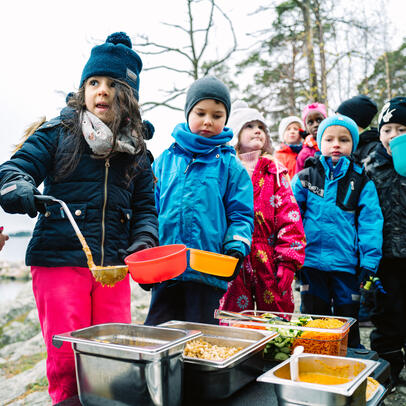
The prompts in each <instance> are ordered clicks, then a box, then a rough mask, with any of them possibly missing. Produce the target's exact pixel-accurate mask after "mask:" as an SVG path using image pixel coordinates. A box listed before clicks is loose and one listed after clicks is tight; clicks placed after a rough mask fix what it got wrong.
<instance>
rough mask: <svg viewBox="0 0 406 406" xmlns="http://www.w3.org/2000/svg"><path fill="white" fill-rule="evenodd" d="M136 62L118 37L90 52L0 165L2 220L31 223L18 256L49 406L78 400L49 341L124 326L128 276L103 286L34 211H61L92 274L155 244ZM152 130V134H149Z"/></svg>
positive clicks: (50, 216) (66, 356) (68, 353)
mask: <svg viewBox="0 0 406 406" xmlns="http://www.w3.org/2000/svg"><path fill="white" fill-rule="evenodd" d="M141 69H142V62H141V59H140V57H139V56H138V55H137V54H136V53H135V52H134V51H133V50H132V44H131V40H130V38H129V37H128V36H127V35H126V34H124V33H115V34H112V35H110V36H109V37H108V38H107V40H106V42H105V43H104V44H102V45H99V46H96V47H94V48H93V49H92V52H91V55H90V58H89V60H88V62H87V64H86V66H85V67H84V69H83V73H82V77H81V80H80V88H79V90H78V92H77V93H76V94H74V95H70V97H69V100H68V107H66V108H64V109H63V110H62V111H61V113H60V116H59V117H56V118H54V119H52V120H50V121H48V122H45V123H43V124H42V125H41V126H40V127H39V128H36V129H34V130H35V131H32V132H33V133H32V134H31V135H30V136H28V138H27V139H26V140H25V142H24V143H23V144H22V145H21V148H20V149H19V150H17V151H16V153H15V154H14V155H13V156H12V157H11V158H10V160H9V161H7V162H5V163H3V164H2V165H1V166H0V204H1V206H2V207H3V209H4V210H5V211H6V212H8V213H21V214H28V215H29V216H31V217H35V216H36V215H37V212H38V210H39V211H40V212H41V213H40V214H39V216H38V221H37V223H36V226H35V229H34V232H33V236H32V239H31V241H30V243H29V245H28V248H27V253H26V263H27V265H30V266H31V274H32V284H33V290H34V295H35V299H36V303H37V308H38V314H39V319H40V323H41V329H42V333H43V336H44V340H45V344H46V348H47V377H48V382H49V394H50V396H51V398H52V401H53V403H54V404H55V403H59V402H62V401H63V400H64V399H66V398H69V397H72V396H74V395H75V394H76V393H77V388H76V379H75V363H74V357H73V352H72V349H71V345H70V344H68V343H64V344H63V346H62V347H61V348H60V349H57V348H55V347H53V346H52V336H53V335H54V334H59V333H64V332H67V331H72V330H77V329H80V328H84V327H88V326H91V325H95V324H100V323H109V322H123V323H130V322H131V312H130V285H129V279H128V275H127V276H126V278H125V279H124V280H122V281H120V282H118V283H116V284H115V285H114V287H108V286H102V285H101V284H100V283H99V282H97V281H96V280H95V279H94V278H93V276H92V273H91V272H90V270H89V268H88V266H87V261H86V256H85V253H84V252H83V251H82V248H81V245H80V242H79V240H78V238H77V237H76V234H75V233H74V230H73V228H72V226H71V225H70V223H69V221H68V219H67V218H65V217H64V215H63V212H62V211H61V210H60V206H59V205H58V204H50V205H47V206H46V207H45V208H44V207H42V208H41V207H40V208H38V206H37V205H36V203H35V199H34V196H35V195H37V194H39V191H38V190H37V187H38V185H40V184H41V183H42V182H44V194H46V195H51V196H54V197H56V198H57V199H61V200H63V201H65V202H66V204H67V205H68V208H69V209H70V211H71V212H72V213H73V215H74V217H75V220H76V221H77V223H78V225H79V228H80V230H81V231H82V233H83V235H84V237H85V239H86V241H87V243H88V245H89V247H90V250H91V252H92V254H93V259H94V262H95V264H96V265H101V266H107V265H119V264H123V257H124V256H126V255H127V254H129V253H132V252H135V251H137V250H139V249H142V248H147V247H151V246H154V245H156V244H157V242H158V233H157V227H158V225H157V215H156V209H155V204H154V196H153V182H152V171H151V166H150V161H149V158H148V155H147V150H146V146H145V142H144V137H149V136H150V135H151V134H147V130H146V127H145V126H144V125H143V122H142V120H141V116H140V111H139V107H138V102H137V100H138V89H139V74H140V72H141ZM149 128H151V127H149Z"/></svg>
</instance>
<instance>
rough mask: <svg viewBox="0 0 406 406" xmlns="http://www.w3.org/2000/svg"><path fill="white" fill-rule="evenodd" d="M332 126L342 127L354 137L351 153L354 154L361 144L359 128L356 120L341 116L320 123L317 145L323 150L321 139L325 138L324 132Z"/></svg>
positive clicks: (331, 117)
mask: <svg viewBox="0 0 406 406" xmlns="http://www.w3.org/2000/svg"><path fill="white" fill-rule="evenodd" d="M332 125H339V126H341V127H345V128H346V129H347V130H348V131H349V132H350V134H351V137H352V151H351V152H354V151H355V150H356V149H357V146H358V142H359V134H358V126H357V124H355V121H354V120H352V119H351V118H349V117H347V116H343V115H341V114H337V115H335V116H330V117H327V118H325V119H324V120H323V121H322V122H321V123H320V126H319V128H318V129H317V145H318V147H319V149H320V150H321V138H322V137H323V134H324V131H326V128H327V127H331V126H332Z"/></svg>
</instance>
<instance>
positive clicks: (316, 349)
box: [292, 318, 348, 356]
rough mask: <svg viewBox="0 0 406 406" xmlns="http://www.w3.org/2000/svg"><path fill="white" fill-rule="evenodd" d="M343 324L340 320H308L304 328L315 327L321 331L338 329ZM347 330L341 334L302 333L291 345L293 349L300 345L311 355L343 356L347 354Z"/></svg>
mask: <svg viewBox="0 0 406 406" xmlns="http://www.w3.org/2000/svg"><path fill="white" fill-rule="evenodd" d="M343 325H344V323H343V322H342V321H340V320H337V319H333V318H329V319H316V320H310V321H308V322H307V323H306V324H305V327H315V328H323V329H334V328H340V327H342V326H343ZM347 333H348V330H346V331H345V332H343V333H324V332H320V331H304V332H303V333H302V334H301V335H300V337H297V338H296V339H295V341H294V343H293V345H292V351H293V349H294V348H295V347H297V346H299V345H302V346H303V347H304V351H305V352H308V353H312V354H329V355H343V356H345V355H346V354H347V342H348V334H347Z"/></svg>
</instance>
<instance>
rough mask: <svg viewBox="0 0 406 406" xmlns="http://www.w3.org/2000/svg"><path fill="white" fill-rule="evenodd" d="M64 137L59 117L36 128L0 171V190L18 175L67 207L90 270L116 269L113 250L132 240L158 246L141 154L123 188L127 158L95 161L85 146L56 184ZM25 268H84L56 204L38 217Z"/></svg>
mask: <svg viewBox="0 0 406 406" xmlns="http://www.w3.org/2000/svg"><path fill="white" fill-rule="evenodd" d="M65 137H66V127H64V126H63V125H62V123H61V116H59V117H57V118H55V119H52V120H50V121H48V122H46V123H45V124H44V125H42V126H41V127H40V128H39V129H38V130H37V131H36V132H35V133H34V134H33V135H31V136H30V137H28V139H27V140H26V141H25V143H24V144H23V146H22V148H21V149H20V150H18V151H17V152H16V153H15V154H14V155H13V156H12V157H11V159H10V160H9V161H7V162H5V163H3V164H2V165H1V166H0V188H1V186H2V185H3V184H4V183H6V182H8V181H9V180H10V179H13V178H15V177H18V176H21V175H28V177H27V178H28V179H32V182H33V183H34V184H35V185H36V186H38V185H40V184H41V183H42V182H44V190H43V193H44V194H46V195H51V196H54V197H56V198H58V199H60V200H63V201H65V202H66V204H67V205H68V207H69V209H70V210H71V212H72V214H73V217H74V218H75V220H76V221H77V223H78V225H79V228H80V230H81V231H82V233H83V235H84V237H85V239H86V241H87V243H88V245H89V247H90V250H91V252H92V254H93V259H94V262H95V264H96V265H118V264H122V259H121V258H120V256H119V254H118V250H119V249H127V248H128V247H129V246H130V244H131V243H132V242H133V241H134V240H135V239H136V236H137V235H138V234H140V233H147V234H149V235H151V236H152V237H153V238H154V239H155V240H158V232H157V229H158V221H157V213H156V209H155V201H154V194H153V182H152V171H151V165H150V161H149V159H148V157H147V155H146V154H142V155H140V156H139V159H138V166H137V169H136V171H137V173H136V176H135V178H134V179H133V180H132V181H131V183H130V184H128V179H126V176H125V175H126V166H127V165H128V164H129V162H130V160H132V159H133V157H131V156H130V155H128V154H124V153H118V154H116V155H115V156H113V157H111V158H110V159H107V160H105V159H95V158H93V157H92V156H91V150H90V148H89V147H88V145H87V144H86V146H85V151H84V153H82V156H81V159H80V161H79V164H78V165H77V167H76V169H75V170H74V171H73V172H72V173H71V174H70V175H69V176H68V177H66V178H64V179H63V180H61V181H59V182H58V181H55V180H54V175H55V163H56V162H55V161H56V150H57V147H58V144H60V143H64V141H65ZM66 153H70V152H69V150H68V149H67V150H66ZM26 264H27V265H37V266H80V267H87V261H86V256H85V254H84V252H83V251H82V248H81V244H80V242H79V240H78V238H77V237H76V234H75V232H74V230H73V228H72V226H71V224H70V223H69V220H68V219H67V218H66V217H65V216H64V213H63V211H62V209H61V207H60V206H59V205H58V204H52V205H48V206H47V208H46V212H45V213H44V214H39V216H38V220H37V223H36V225H35V228H34V232H33V236H32V239H31V241H30V243H29V245H28V249H27V253H26Z"/></svg>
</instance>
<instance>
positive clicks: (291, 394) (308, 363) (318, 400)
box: [257, 354, 379, 406]
mask: <svg viewBox="0 0 406 406" xmlns="http://www.w3.org/2000/svg"><path fill="white" fill-rule="evenodd" d="M378 364H379V363H378V362H377V361H372V360H366V359H357V358H346V357H337V356H330V355H315V354H302V355H300V357H299V374H300V372H301V371H302V372H303V371H306V372H321V373H323V372H324V373H327V372H328V373H329V374H330V375H334V373H336V374H337V376H345V377H347V378H350V381H349V382H347V383H344V384H340V385H322V384H316V383H307V382H295V381H291V380H290V359H287V360H286V361H284V362H282V363H281V364H279V365H278V366H276V367H274V368H272V369H271V370H269V371H268V372H266V373H265V374H263V375H261V376H260V377H258V379H257V380H258V381H260V382H268V383H272V384H274V387H275V393H276V396H277V398H278V405H279V406H293V405H313V406H344V405H357V406H363V405H366V404H367V403H366V385H367V377H368V376H369V375H370V374H371V372H372V371H373V370H374V369H375V368H376V367H377V366H378ZM334 371H335V372H334ZM344 373H345V375H344ZM368 405H369V403H368Z"/></svg>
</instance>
